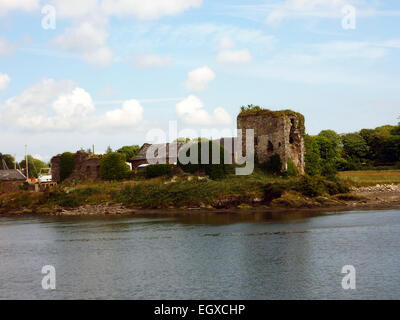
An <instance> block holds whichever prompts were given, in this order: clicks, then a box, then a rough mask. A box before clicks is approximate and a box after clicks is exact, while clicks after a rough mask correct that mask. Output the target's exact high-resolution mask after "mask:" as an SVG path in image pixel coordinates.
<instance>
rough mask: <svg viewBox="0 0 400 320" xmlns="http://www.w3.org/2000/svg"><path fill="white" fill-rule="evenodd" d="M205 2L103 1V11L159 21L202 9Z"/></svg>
mask: <svg viewBox="0 0 400 320" xmlns="http://www.w3.org/2000/svg"><path fill="white" fill-rule="evenodd" d="M202 2H203V0H168V1H165V0H151V1H143V0H103V1H102V3H101V6H102V9H103V10H104V12H106V13H107V14H109V15H117V16H126V15H131V16H134V17H136V18H138V19H142V20H148V19H158V18H160V17H162V16H167V15H175V14H178V13H181V12H183V11H185V10H187V9H190V8H197V7H200V6H201V4H202Z"/></svg>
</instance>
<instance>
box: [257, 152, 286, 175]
mask: <svg viewBox="0 0 400 320" xmlns="http://www.w3.org/2000/svg"><path fill="white" fill-rule="evenodd" d="M261 168H262V169H263V170H264V171H266V172H268V173H272V174H280V173H281V171H282V161H281V157H280V156H279V154H277V153H275V154H273V155H272V156H271V157H269V159H268V160H267V161H265V162H264V163H263V164H261Z"/></svg>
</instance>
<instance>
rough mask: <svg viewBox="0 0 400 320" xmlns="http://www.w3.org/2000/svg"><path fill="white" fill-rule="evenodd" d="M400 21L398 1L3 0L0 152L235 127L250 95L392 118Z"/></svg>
mask: <svg viewBox="0 0 400 320" xmlns="http://www.w3.org/2000/svg"><path fill="white" fill-rule="evenodd" d="M399 32H400V3H399V1H396V0H384V1H383V0H382V1H380V0H270V1H267V0H264V1H261V0H231V1H226V0H219V1H211V0H147V1H142V0H69V1H63V0H46V1H41V0H0V128H1V130H0V134H1V139H0V152H2V153H9V154H12V155H15V156H16V158H17V159H22V157H23V156H24V152H25V151H24V148H25V145H28V152H29V153H30V154H32V155H34V156H35V157H38V158H40V159H42V160H45V161H48V160H49V159H50V158H51V157H52V156H53V155H55V154H57V153H61V152H64V151H72V152H74V151H76V150H79V149H81V148H84V149H87V148H90V147H92V145H94V146H95V151H96V153H101V152H104V150H106V148H107V146H111V147H112V148H113V149H117V148H119V147H121V146H124V145H133V144H139V145H142V144H143V143H144V142H156V141H154V140H152V138H153V136H152V134H153V135H154V133H155V132H160V130H163V132H166V133H165V137H164V139H165V140H166V141H171V140H172V139H173V138H175V137H176V134H172V131H171V130H169V128H170V126H171V123H172V124H173V125H175V126H176V127H177V128H178V131H179V133H178V134H177V135H178V136H191V137H196V136H204V135H205V134H201V133H203V132H207V133H208V132H211V133H208V134H207V133H206V135H207V136H208V137H212V138H217V137H218V136H226V135H229V133H230V132H231V133H230V135H233V134H234V129H235V128H236V117H237V114H238V113H239V111H240V106H242V105H248V104H254V105H259V106H262V107H265V108H269V109H272V110H280V109H292V110H295V111H297V112H301V113H303V114H304V115H305V118H306V131H307V133H309V134H318V132H320V131H321V130H324V129H333V130H335V131H337V132H338V133H345V132H355V131H358V130H360V129H362V128H375V127H377V126H381V125H385V124H396V123H397V122H398V121H399V119H398V117H399V116H400V96H399V94H400V90H399V89H400V59H399V53H400V34H399ZM157 130H158V131H157ZM168 130H169V131H168ZM190 130H191V131H190ZM202 130H203V131H202ZM204 130H209V131H204ZM210 130H211V131H210ZM150 140H152V141H150ZM158 142H160V141H158Z"/></svg>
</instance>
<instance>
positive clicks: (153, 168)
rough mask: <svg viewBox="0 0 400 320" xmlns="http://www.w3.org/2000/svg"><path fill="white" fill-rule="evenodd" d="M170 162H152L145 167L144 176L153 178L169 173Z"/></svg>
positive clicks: (170, 170) (170, 168) (170, 171)
mask: <svg viewBox="0 0 400 320" xmlns="http://www.w3.org/2000/svg"><path fill="white" fill-rule="evenodd" d="M171 173H172V165H171V164H152V165H149V166H147V167H146V178H148V179H149V178H155V177H161V176H166V175H171Z"/></svg>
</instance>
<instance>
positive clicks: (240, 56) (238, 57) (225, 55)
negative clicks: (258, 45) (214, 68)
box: [217, 49, 252, 64]
mask: <svg viewBox="0 0 400 320" xmlns="http://www.w3.org/2000/svg"><path fill="white" fill-rule="evenodd" d="M251 60H252V56H251V53H250V51H249V50H248V49H241V50H222V51H220V52H219V53H218V56H217V61H218V62H221V63H228V64H238V63H247V62H250V61H251Z"/></svg>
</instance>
